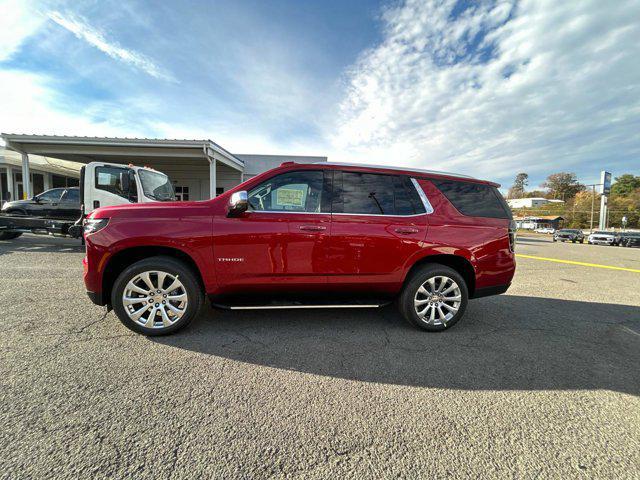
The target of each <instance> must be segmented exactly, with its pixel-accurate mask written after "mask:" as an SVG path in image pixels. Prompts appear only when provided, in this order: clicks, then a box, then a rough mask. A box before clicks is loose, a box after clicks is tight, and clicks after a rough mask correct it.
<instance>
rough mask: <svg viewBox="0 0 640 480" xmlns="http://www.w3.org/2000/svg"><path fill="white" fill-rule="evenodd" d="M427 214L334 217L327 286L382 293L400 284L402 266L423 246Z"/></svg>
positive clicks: (336, 215) (338, 215) (339, 215)
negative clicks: (340, 286)
mask: <svg viewBox="0 0 640 480" xmlns="http://www.w3.org/2000/svg"><path fill="white" fill-rule="evenodd" d="M426 234H427V221H426V215H419V216H411V217H404V216H382V215H371V216H364V215H346V214H334V215H333V218H332V223H331V241H330V246H329V265H330V270H329V283H333V284H348V285H352V286H353V287H355V288H357V289H367V288H378V287H380V288H381V289H383V290H385V289H387V288H389V287H393V285H394V284H397V283H398V282H402V275H403V272H404V265H405V263H406V261H407V260H408V259H409V258H410V257H411V256H413V255H414V254H415V253H416V251H418V250H420V249H421V248H422V247H423V242H424V239H425V237H426Z"/></svg>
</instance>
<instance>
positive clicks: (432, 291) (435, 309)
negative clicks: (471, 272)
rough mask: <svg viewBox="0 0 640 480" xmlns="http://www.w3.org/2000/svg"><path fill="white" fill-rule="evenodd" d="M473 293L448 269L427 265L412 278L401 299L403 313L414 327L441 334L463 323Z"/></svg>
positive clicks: (457, 275)
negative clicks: (440, 332) (470, 294)
mask: <svg viewBox="0 0 640 480" xmlns="http://www.w3.org/2000/svg"><path fill="white" fill-rule="evenodd" d="M468 299H469V291H468V289H467V284H466V282H465V281H464V278H462V276H461V275H460V274H459V273H458V272H456V271H455V270H454V269H452V268H449V267H447V266H445V265H440V264H431V265H425V266H424V267H421V268H420V269H419V270H417V271H416V272H415V273H413V274H412V275H411V278H410V279H409V280H408V281H407V282H406V284H405V286H404V288H403V289H402V293H401V294H400V298H399V306H400V311H401V313H402V314H403V315H404V317H405V318H406V319H407V321H408V322H409V323H411V324H412V325H414V326H416V327H418V328H421V329H423V330H427V331H430V332H437V331H441V330H445V329H447V328H449V327H451V326H453V325H454V324H455V323H457V322H458V320H460V318H461V317H462V316H463V315H464V311H465V309H466V308H467V302H468Z"/></svg>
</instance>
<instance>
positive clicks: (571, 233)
mask: <svg viewBox="0 0 640 480" xmlns="http://www.w3.org/2000/svg"><path fill="white" fill-rule="evenodd" d="M553 241H554V242H558V241H560V242H568V241H570V242H572V243H576V242H580V243H584V233H582V230H574V229H571V228H563V229H562V230H556V233H554V234H553Z"/></svg>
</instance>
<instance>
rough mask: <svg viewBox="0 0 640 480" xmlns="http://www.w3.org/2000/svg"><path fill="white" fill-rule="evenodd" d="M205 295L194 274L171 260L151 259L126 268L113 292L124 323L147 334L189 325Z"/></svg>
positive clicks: (112, 300)
mask: <svg viewBox="0 0 640 480" xmlns="http://www.w3.org/2000/svg"><path fill="white" fill-rule="evenodd" d="M202 302H203V294H202V289H201V288H200V285H199V284H198V281H197V279H196V277H195V275H194V274H193V272H192V271H191V270H190V269H189V268H188V267H187V266H186V265H185V264H183V263H182V262H179V261H177V260H175V259H173V258H171V257H164V256H158V257H151V258H146V259H144V260H140V261H139V262H136V263H134V264H133V265H131V266H129V267H128V268H126V269H125V270H124V271H123V272H122V273H121V274H120V275H119V276H118V278H117V279H116V281H115V283H114V285H113V289H112V291H111V305H112V306H113V310H114V311H115V313H116V315H117V316H118V318H119V319H120V321H121V322H122V323H123V324H124V325H125V326H126V327H127V328H129V329H131V330H133V331H135V332H138V333H142V334H143V335H150V336H155V335H166V334H169V333H173V332H176V331H178V330H180V329H181V328H184V327H185V326H187V325H188V324H189V323H190V322H191V321H192V320H193V318H194V317H195V316H196V315H197V314H198V312H199V311H200V307H201V306H202Z"/></svg>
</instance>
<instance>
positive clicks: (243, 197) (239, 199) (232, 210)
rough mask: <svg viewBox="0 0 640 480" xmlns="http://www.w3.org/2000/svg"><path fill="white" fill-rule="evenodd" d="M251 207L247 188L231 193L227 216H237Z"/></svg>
mask: <svg viewBox="0 0 640 480" xmlns="http://www.w3.org/2000/svg"><path fill="white" fill-rule="evenodd" d="M248 209H249V197H248V195H247V192H246V191H245V190H242V191H240V192H235V193H233V194H231V198H230V199H229V210H228V212H227V217H237V216H239V215H240V214H242V213H243V212H246V211H247V210H248Z"/></svg>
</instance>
